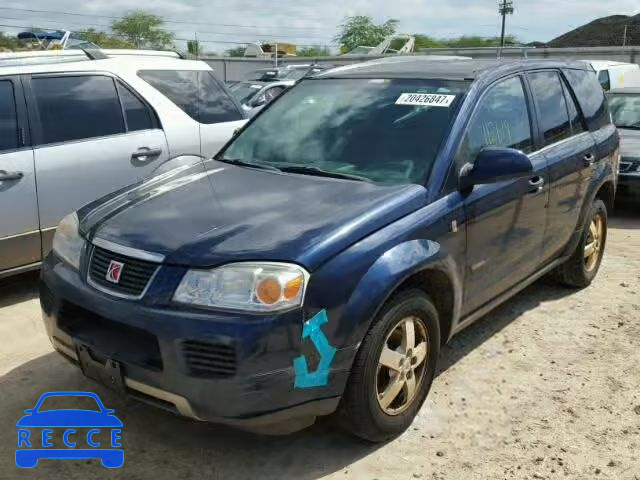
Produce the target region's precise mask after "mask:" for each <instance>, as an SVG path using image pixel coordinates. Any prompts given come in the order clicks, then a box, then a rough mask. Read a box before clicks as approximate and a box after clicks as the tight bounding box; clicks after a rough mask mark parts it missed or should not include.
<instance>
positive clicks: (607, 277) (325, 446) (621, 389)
mask: <svg viewBox="0 0 640 480" xmlns="http://www.w3.org/2000/svg"><path fill="white" fill-rule="evenodd" d="M639 210H640V209H638V208H635V211H634V209H633V208H629V209H627V210H623V211H619V212H618V213H616V215H615V216H614V218H612V219H611V220H610V229H609V239H608V246H607V252H606V256H605V260H604V263H603V265H602V268H601V270H600V274H599V275H598V278H597V279H596V281H595V282H594V284H593V285H592V286H591V287H589V288H587V289H585V290H582V291H578V292H574V291H570V290H566V289H563V288H561V287H558V286H557V285H555V284H553V283H552V282H550V281H548V280H542V281H540V282H538V283H536V284H535V285H533V286H531V287H529V288H528V289H526V290H525V291H524V292H522V293H521V294H519V295H518V296H516V297H515V298H514V299H512V300H511V301H509V302H507V303H506V304H505V305H503V306H502V307H500V308H498V309H497V310H495V311H494V312H493V313H491V314H489V315H488V316H487V317H486V318H485V319H483V320H481V321H480V322H478V323H477V324H475V325H473V326H472V327H470V328H469V329H467V330H466V331H465V332H463V333H461V334H460V335H458V336H457V337H456V338H454V340H453V341H452V342H451V343H450V345H448V346H447V347H446V348H445V349H444V352H443V358H442V360H441V364H440V365H441V366H440V369H441V372H440V374H439V376H438V377H437V378H436V380H435V382H434V384H433V388H432V391H431V394H430V396H429V398H428V399H427V402H426V403H425V405H424V407H423V409H422V411H421V412H420V414H419V416H418V418H417V419H416V421H415V422H414V424H413V426H412V427H411V429H410V430H409V431H408V432H406V433H405V434H404V435H402V436H401V437H400V438H398V439H396V440H394V441H392V442H390V443H388V444H386V445H377V446H372V445H368V444H364V443H362V442H360V441H358V440H355V439H353V438H351V437H349V436H347V435H345V434H343V433H341V432H340V431H339V430H337V429H336V428H335V426H334V425H332V423H331V421H329V420H322V421H320V422H318V423H317V424H316V425H315V426H313V427H311V428H310V429H308V430H306V431H303V432H300V433H297V434H295V435H291V436H288V437H262V436H258V435H252V434H248V433H243V432H238V431H234V430H230V429H226V428H222V427H218V426H215V425H207V424H198V423H193V422H190V421H188V420H185V419H182V418H178V417H175V416H173V415H171V414H168V413H165V412H162V411H158V410H156V409H154V408H152V407H148V406H146V405H142V404H138V403H135V402H125V401H123V400H122V399H120V398H118V397H116V396H114V395H112V394H111V393H109V392H108V391H106V390H104V389H103V388H101V387H99V386H96V385H95V384H93V383H91V382H90V381H88V380H85V379H84V378H82V376H81V375H80V374H79V372H78V371H77V370H76V369H75V368H73V367H71V366H70V365H68V364H67V363H66V362H65V361H64V360H62V359H61V358H60V357H59V356H58V355H57V354H54V353H52V350H51V347H50V346H49V343H48V341H47V339H46V336H45V334H44V330H43V328H42V326H41V324H40V318H39V316H40V312H39V306H38V301H37V282H36V276H35V275H27V276H23V277H21V278H18V279H12V280H11V281H10V282H8V281H5V282H3V283H1V284H0V338H1V339H2V343H1V344H0V407H1V408H0V445H1V446H2V448H0V478H3V479H4V478H7V479H9V478H42V479H45V478H46V479H57V478H67V479H76V478H77V479H80V478H82V479H83V480H84V479H93V478H107V477H109V478H126V479H142V478H153V479H154V480H161V479H165V478H166V479H172V480H173V479H177V478H187V479H190V478H193V479H203V478H208V479H209V478H210V479H234V480H236V479H242V478H274V479H281V478H296V479H317V478H325V477H326V478H340V479H349V478H357V479H370V480H373V479H380V480H381V479H419V478H423V479H434V480H435V479H452V480H461V479H465V480H467V479H501V478H505V479H512V478H513V479H556V478H558V479H559V478H571V479H581V480H582V479H592V478H595V479H601V478H602V479H615V480H626V479H629V480H640V213H638V212H639ZM52 390H89V391H95V392H97V393H98V394H99V395H100V397H101V398H102V401H103V402H104V403H105V404H106V405H107V406H108V407H109V408H115V410H116V414H117V415H118V417H119V418H120V419H121V420H122V421H123V423H124V425H125V427H124V429H123V443H124V449H125V459H126V461H125V465H124V467H123V468H121V469H119V470H106V469H104V468H102V466H100V464H99V462H98V461H93V460H92V461H70V460H66V461H61V460H42V461H40V463H39V464H38V466H37V467H36V468H35V469H33V470H20V469H18V468H17V467H16V466H15V464H14V459H13V450H14V448H15V446H16V435H17V432H16V427H15V422H16V421H17V420H18V419H19V418H20V417H21V416H22V411H23V410H24V409H25V408H31V407H33V405H35V403H36V401H37V399H38V398H39V397H40V395H41V394H42V393H43V392H47V391H52Z"/></svg>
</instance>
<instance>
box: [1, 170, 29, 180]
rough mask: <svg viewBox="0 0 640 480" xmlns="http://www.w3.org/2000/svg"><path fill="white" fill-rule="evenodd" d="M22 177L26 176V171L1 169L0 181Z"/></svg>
mask: <svg viewBox="0 0 640 480" xmlns="http://www.w3.org/2000/svg"><path fill="white" fill-rule="evenodd" d="M22 177H24V173H22V172H7V171H6V170H0V182H6V181H9V180H20V179H21V178H22Z"/></svg>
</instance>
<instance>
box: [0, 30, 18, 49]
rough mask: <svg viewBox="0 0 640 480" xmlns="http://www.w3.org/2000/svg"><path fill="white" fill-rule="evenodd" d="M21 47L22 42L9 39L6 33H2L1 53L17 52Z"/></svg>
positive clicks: (0, 35)
mask: <svg viewBox="0 0 640 480" xmlns="http://www.w3.org/2000/svg"><path fill="white" fill-rule="evenodd" d="M18 47H20V41H19V40H18V39H17V38H15V37H9V36H7V35H5V33H4V32H0V52H1V51H4V50H15V49H16V48H18Z"/></svg>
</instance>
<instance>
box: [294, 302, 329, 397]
mask: <svg viewBox="0 0 640 480" xmlns="http://www.w3.org/2000/svg"><path fill="white" fill-rule="evenodd" d="M328 321H329V320H328V319H327V311H326V310H324V309H323V310H321V311H319V312H318V313H316V314H315V315H314V316H313V317H311V318H310V319H309V320H307V321H306V322H305V324H304V326H303V327H302V339H303V340H304V339H305V338H307V337H309V338H311V341H312V342H313V345H314V346H315V347H316V350H318V353H319V354H320V362H318V368H316V371H315V372H309V366H308V365H307V359H306V358H305V356H304V355H301V356H299V357H297V358H294V359H293V368H294V370H295V371H296V379H295V383H294V387H295V388H311V387H322V386H324V385H326V384H327V383H328V382H329V367H330V366H331V362H332V361H333V357H334V355H335V354H336V349H335V348H333V347H332V346H331V345H329V340H328V339H327V336H326V335H325V334H324V332H323V331H322V329H321V328H320V327H321V326H322V325H324V324H325V323H327V322H328Z"/></svg>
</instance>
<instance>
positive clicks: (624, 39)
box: [622, 25, 629, 47]
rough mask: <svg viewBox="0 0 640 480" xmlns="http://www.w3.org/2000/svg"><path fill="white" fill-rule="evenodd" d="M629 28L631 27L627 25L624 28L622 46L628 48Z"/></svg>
mask: <svg viewBox="0 0 640 480" xmlns="http://www.w3.org/2000/svg"><path fill="white" fill-rule="evenodd" d="M627 27H629V25H625V26H624V34H623V35H622V46H623V47H626V46H627Z"/></svg>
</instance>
